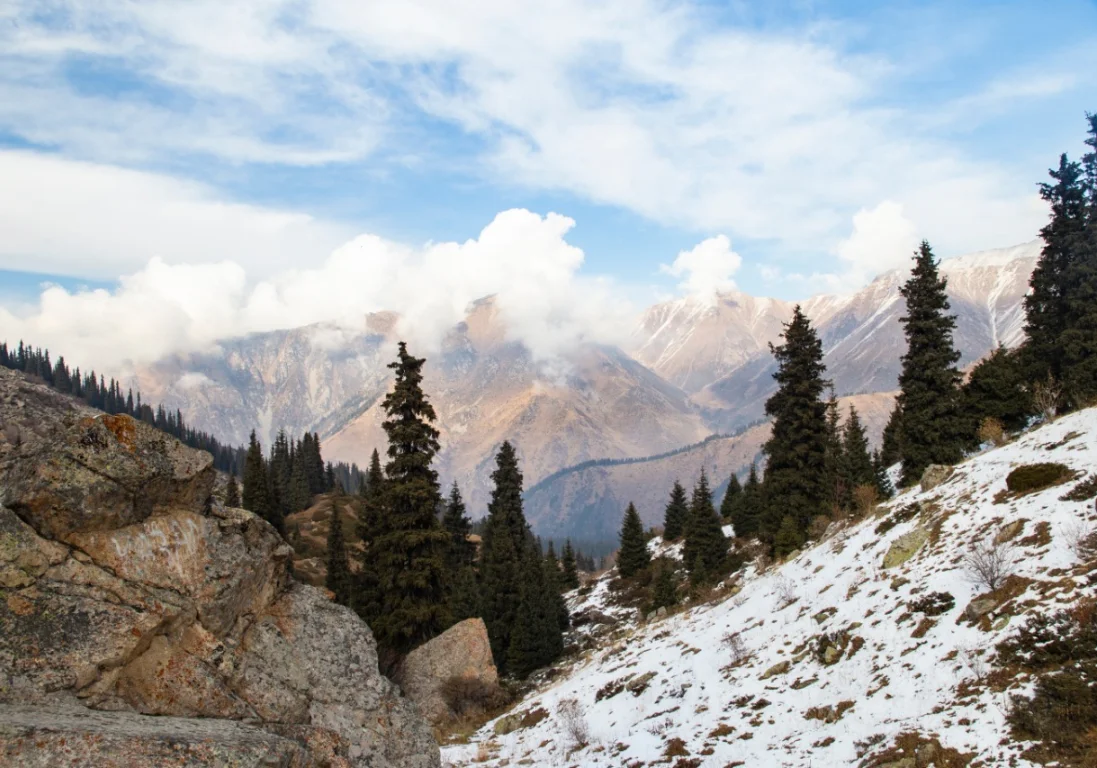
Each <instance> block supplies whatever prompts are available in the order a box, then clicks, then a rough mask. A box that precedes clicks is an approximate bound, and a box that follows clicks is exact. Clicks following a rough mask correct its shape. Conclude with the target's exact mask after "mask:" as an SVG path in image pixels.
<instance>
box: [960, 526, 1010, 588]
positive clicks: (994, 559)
mask: <svg viewBox="0 0 1097 768" xmlns="http://www.w3.org/2000/svg"><path fill="white" fill-rule="evenodd" d="M963 564H964V571H965V572H966V573H967V576H968V579H970V580H971V583H972V584H975V585H976V586H978V587H980V588H982V589H985V590H986V591H988V592H993V591H994V590H996V589H998V587H1000V586H1002V582H1004V581H1005V580H1006V578H1007V577H1009V576H1010V575H1011V574H1012V573H1013V570H1014V557H1013V545H1012V544H1010V543H1009V542H1008V541H1003V542H997V541H995V540H993V539H991V540H989V541H985V542H983V543H981V544H976V545H975V546H973V547H972V548H971V551H969V552H968V553H967V554H966V555H964V558H963Z"/></svg>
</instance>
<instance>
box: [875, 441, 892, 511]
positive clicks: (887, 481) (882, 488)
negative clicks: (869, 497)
mask: <svg viewBox="0 0 1097 768" xmlns="http://www.w3.org/2000/svg"><path fill="white" fill-rule="evenodd" d="M872 475H873V484H874V485H875V486H876V496H877V498H879V499H881V500H884V499H890V498H891V497H892V496H894V495H895V489H894V488H893V487H892V485H891V478H890V477H888V465H887V463H886V462H885V461H884V460H883V458H882V457H881V455H880V452H879V451H873V453H872Z"/></svg>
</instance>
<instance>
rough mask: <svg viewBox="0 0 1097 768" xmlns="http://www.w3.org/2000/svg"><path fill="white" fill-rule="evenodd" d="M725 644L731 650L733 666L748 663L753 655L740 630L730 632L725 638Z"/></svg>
mask: <svg viewBox="0 0 1097 768" xmlns="http://www.w3.org/2000/svg"><path fill="white" fill-rule="evenodd" d="M723 642H724V646H725V647H726V648H727V649H728V650H729V651H731V666H733V667H737V666H739V665H740V664H744V663H746V662H747V661H748V660H749V659H750V657H751V656H752V655H753V654H752V653H751V651H750V649H749V648H747V644H746V643H745V642H743V637H742V635H740V634H739V633H738V632H728V633H727V634H726V635H724V638H723Z"/></svg>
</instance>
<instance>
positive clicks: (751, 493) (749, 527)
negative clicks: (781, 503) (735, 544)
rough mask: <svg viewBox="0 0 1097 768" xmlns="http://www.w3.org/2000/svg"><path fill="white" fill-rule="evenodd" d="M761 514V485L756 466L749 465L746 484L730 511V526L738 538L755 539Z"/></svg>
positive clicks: (753, 464)
mask: <svg viewBox="0 0 1097 768" xmlns="http://www.w3.org/2000/svg"><path fill="white" fill-rule="evenodd" d="M761 514H762V484H761V482H759V480H758V465H757V464H755V463H753V462H752V463H751V465H750V473H749V474H748V475H747V482H746V484H745V485H744V486H743V492H742V493H741V494H739V497H738V499H736V501H735V505H734V507H733V508H732V510H731V524H732V526H733V527H734V530H735V535H736V536H738V537H740V538H744V539H745V538H751V537H756V536H757V535H758V532H759V524H760V519H761Z"/></svg>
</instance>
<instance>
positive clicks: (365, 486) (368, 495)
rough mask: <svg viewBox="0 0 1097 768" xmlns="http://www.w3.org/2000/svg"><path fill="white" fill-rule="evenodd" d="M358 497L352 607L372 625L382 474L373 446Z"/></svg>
mask: <svg viewBox="0 0 1097 768" xmlns="http://www.w3.org/2000/svg"><path fill="white" fill-rule="evenodd" d="M358 495H359V496H360V497H361V498H362V502H361V512H360V513H359V515H358V536H359V537H360V538H361V539H362V546H363V549H362V556H361V560H360V567H359V569H358V577H357V579H355V590H354V592H355V594H354V604H353V608H354V610H355V611H357V612H358V615H359V616H361V617H362V620H363V621H365V622H366V624H369V625H370V626H371V627H372V626H373V623H374V621H375V620H376V619H377V617H378V616H379V615H380V613H381V607H382V606H381V580H380V579H381V577H380V573H379V571H378V568H377V558H376V557H375V555H376V554H377V546H378V545H377V541H378V540H379V539H380V538H381V537H382V535H383V534H384V524H385V522H386V520H387V516H386V515H385V500H384V496H385V475H384V472H383V470H382V469H381V457H380V456H379V455H378V453H377V450H376V449H374V451H373V455H372V456H371V457H370V464H369V468H368V469H367V470H366V475H365V479H364V481H363V483H362V485H361V486H360V487H359V490H358Z"/></svg>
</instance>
